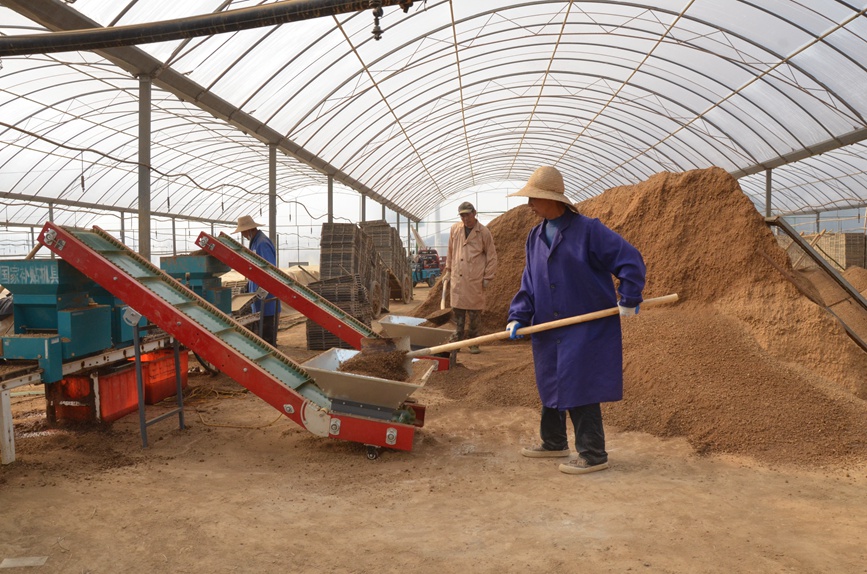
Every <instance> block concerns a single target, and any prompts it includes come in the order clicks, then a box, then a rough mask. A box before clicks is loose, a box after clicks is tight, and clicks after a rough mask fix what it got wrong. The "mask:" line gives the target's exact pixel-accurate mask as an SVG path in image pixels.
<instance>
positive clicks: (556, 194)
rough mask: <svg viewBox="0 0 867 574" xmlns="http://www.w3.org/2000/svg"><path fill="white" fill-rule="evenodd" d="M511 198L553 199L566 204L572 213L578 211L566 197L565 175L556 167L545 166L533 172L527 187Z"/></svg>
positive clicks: (510, 195) (512, 194)
mask: <svg viewBox="0 0 867 574" xmlns="http://www.w3.org/2000/svg"><path fill="white" fill-rule="evenodd" d="M509 197H535V198H538V199H552V200H554V201H559V202H561V203H565V204H566V206H567V207H568V208H569V209H571V210H572V211H577V210H576V209H575V207H574V206H573V205H572V202H571V201H570V200H569V198H568V197H566V186H565V185H564V184H563V174H561V173H560V170H559V169H557V168H556V167H551V166H550V165H543V166H542V167H540V168H539V169H537V170H536V171H534V172H533V175H531V176H530V179H528V180H527V185H525V186H524V187H522V188H521V190H520V191H517V192H515V193H510V194H509Z"/></svg>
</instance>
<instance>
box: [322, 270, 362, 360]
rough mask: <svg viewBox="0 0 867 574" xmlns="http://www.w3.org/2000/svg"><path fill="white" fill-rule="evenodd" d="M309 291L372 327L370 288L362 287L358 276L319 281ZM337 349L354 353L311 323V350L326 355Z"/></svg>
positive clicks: (338, 339)
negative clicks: (323, 352)
mask: <svg viewBox="0 0 867 574" xmlns="http://www.w3.org/2000/svg"><path fill="white" fill-rule="evenodd" d="M308 287H309V288H310V289H312V290H313V291H315V292H316V293H317V294H319V295H320V296H322V297H323V298H325V299H328V300H329V301H331V302H332V303H334V304H335V305H337V306H338V307H340V309H341V310H342V311H344V312H346V313H348V314H349V315H352V316H353V317H355V318H356V319H358V320H359V321H361V322H362V323H364V324H365V325H367V326H370V321H371V319H372V315H371V312H370V299H369V298H368V297H369V295H368V292H367V288H366V287H364V285H363V284H362V283H361V277H359V276H358V275H357V274H353V275H341V276H340V277H332V278H330V279H323V280H321V281H315V282H313V283H310V284H309V285H308ZM334 347H337V348H340V349H351V348H352V345H350V344H349V343H346V342H344V341H343V340H341V339H340V338H339V337H337V335H334V334H333V333H331V332H330V331H328V330H326V329H325V328H323V327H322V326H321V325H319V324H318V323H315V322H313V321H311V320H310V319H307V348H308V349H310V350H312V351H325V350H328V349H331V348H334Z"/></svg>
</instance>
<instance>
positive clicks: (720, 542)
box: [0, 289, 867, 574]
mask: <svg viewBox="0 0 867 574" xmlns="http://www.w3.org/2000/svg"><path fill="white" fill-rule="evenodd" d="M425 291H426V289H419V290H418V291H417V293H416V299H417V300H416V301H414V302H413V303H412V304H410V305H409V306H403V305H399V304H395V305H393V307H392V313H394V314H404V315H408V314H410V312H411V308H412V306H413V305H415V304H417V303H418V300H420V299H421V298H422V297H424V296H425V294H426V293H425ZM646 314H647V316H650V312H649V311H648V312H647V313H646ZM642 318H644V317H641V318H639V319H638V320H641V319H642ZM291 319H292V318H291V317H284V326H287V327H288V326H289V325H291V324H292V323H293V321H292V320H291ZM279 343H280V348H281V350H283V351H284V352H285V353H286V354H287V355H289V356H290V357H293V358H294V359H295V360H296V361H299V362H303V361H304V360H306V359H307V358H309V357H311V356H313V355H315V354H316V353H315V352H312V351H307V350H306V349H305V339H304V324H303V322H296V323H295V324H294V326H291V327H288V328H286V329H284V330H283V331H281V332H280V337H279ZM528 361H530V353H529V346H528V345H526V344H510V343H503V344H496V345H491V346H489V347H485V348H483V352H482V353H481V354H479V355H470V354H467V353H459V354H458V365H457V366H456V367H455V369H454V370H453V371H451V372H442V373H435V374H434V377H432V379H431V381H430V382H429V383H428V385H427V386H426V387H425V388H423V389H422V390H421V391H419V392H417V393H416V395H414V396H416V398H417V399H418V400H419V401H420V402H422V403H424V404H426V405H427V407H428V410H427V416H426V424H425V426H424V428H422V429H419V432H418V433H417V434H416V441H415V444H414V447H413V450H412V451H411V452H393V451H385V452H383V453H382V455H381V456H380V458H378V459H377V460H374V461H370V460H368V459H367V458H366V456H365V454H366V453H365V449H364V448H363V447H362V446H361V445H358V444H354V443H344V442H339V441H334V440H328V439H320V438H317V437H315V436H313V435H311V434H310V433H308V432H307V431H304V430H301V429H300V428H299V427H297V426H296V425H294V423H292V422H291V421H290V420H289V419H287V418H285V417H283V416H281V415H280V414H279V413H278V412H276V411H275V410H274V409H273V408H271V407H270V406H269V405H267V404H266V403H265V402H264V401H262V400H260V399H259V398H257V397H256V396H254V395H252V394H250V393H248V392H246V391H245V390H244V389H243V388H241V387H240V386H238V385H237V384H236V383H234V381H231V380H229V379H227V378H226V377H225V376H217V377H209V376H207V375H191V376H190V389H189V391H188V392H189V393H190V397H189V398H188V400H187V428H186V429H185V430H178V429H177V424H176V421H175V419H169V420H166V421H163V422H161V423H158V424H156V425H153V426H151V427H150V428H149V430H148V434H149V438H150V446H149V447H148V448H147V449H142V448H141V442H140V435H139V428H138V420H137V417H136V416H135V415H130V416H127V417H125V418H123V419H121V420H119V421H117V422H115V423H114V424H113V425H112V426H111V427H110V428H108V429H104V430H100V429H95V428H90V429H88V428H79V429H75V428H72V429H49V428H47V427H46V426H45V424H44V408H43V404H42V400H43V399H41V398H40V397H38V396H30V397H28V396H26V395H19V396H16V397H15V398H14V399H13V409H14V413H15V421H16V432H17V441H16V446H17V455H18V460H17V461H16V462H15V463H13V464H12V465H7V466H4V467H2V468H0V560H3V559H12V558H18V559H20V558H27V557H47V561H46V562H45V564H44V565H43V566H40V567H30V568H20V569H16V568H12V569H10V570H9V571H10V572H17V571H20V572H24V571H27V572H45V573H55V572H56V573H60V572H63V573H83V572H88V573H98V572H129V573H139V572H141V573H145V572H148V573H150V572H195V573H205V572H323V571H325V572H336V573H342V572H345V573H350V572H352V573H366V572H408V571H409V572H430V573H434V572H436V573H441V572H442V573H450V572H455V573H457V572H461V573H463V572H490V573H497V574H500V573H503V572H546V573H548V572H725V573H731V572H867V567H865V564H867V550H865V548H867V546H865V544H867V514H865V512H864V509H865V507H867V501H865V495H864V491H865V487H867V476H865V474H867V468H865V467H863V466H859V467H849V468H823V469H816V468H812V467H807V468H805V467H801V466H798V465H773V466H769V465H765V464H760V463H758V462H756V461H755V460H753V459H751V458H747V457H743V456H731V455H715V456H707V455H706V456H700V455H698V454H696V452H695V451H694V450H693V448H691V447H690V445H689V444H688V443H687V442H686V441H685V440H684V439H682V438H681V439H661V438H657V437H654V436H651V435H649V434H646V433H642V432H623V431H620V430H619V429H617V428H616V427H613V426H611V425H609V427H608V448H609V452H610V457H611V469H610V470H608V471H605V472H601V473H597V474H594V475H588V476H570V475H565V474H562V473H560V472H558V471H557V464H558V463H557V462H556V461H550V460H541V461H539V460H530V459H526V458H522V457H521V456H520V455H519V453H518V450H519V448H520V446H521V445H526V444H530V443H532V442H533V441H534V439H535V438H536V427H537V418H538V415H537V409H536V407H534V406H520V407H506V406H502V403H503V402H508V401H507V400H506V399H504V397H502V396H499V397H498V394H499V391H498V389H497V387H496V385H491V383H490V382H489V383H486V384H488V385H491V386H490V387H489V388H487V389H472V388H471V387H472V385H473V384H474V383H473V381H474V379H479V378H482V374H485V375H486V377H485V378H486V379H487V380H488V381H490V380H491V379H490V376H488V375H489V374H490V373H492V372H496V373H498V375H497V377H498V378H499V380H501V381H502V383H503V386H504V387H509V388H513V387H514V385H510V384H508V383H510V382H511V381H510V377H520V376H521V373H520V372H515V371H513V370H511V369H507V368H505V365H512V366H514V365H517V364H524V365H526V364H527V363H528ZM455 381H458V383H456V382H455ZM526 387H527V388H526V389H524V390H525V395H526V397H525V398H521V400H530V399H531V398H532V397H533V396H534V392H535V390H534V388H533V387H532V383H531V382H528V383H527V385H526ZM477 393H482V394H483V395H487V396H489V397H490V404H489V405H484V404H480V402H481V401H478V400H467V397H470V396H476V395H474V394H477ZM513 398H514V397H513ZM165 408H167V407H165V406H162V405H156V406H153V407H149V409H150V412H149V413H148V416H155V415H156V414H157V413H158V412H159V411H160V410H162V409H165Z"/></svg>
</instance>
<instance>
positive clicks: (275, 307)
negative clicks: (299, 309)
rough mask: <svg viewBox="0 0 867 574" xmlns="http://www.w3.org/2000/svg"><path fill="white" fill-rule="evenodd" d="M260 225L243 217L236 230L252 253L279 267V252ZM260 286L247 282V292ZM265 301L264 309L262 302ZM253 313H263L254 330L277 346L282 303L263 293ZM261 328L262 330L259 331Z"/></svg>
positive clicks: (253, 327)
mask: <svg viewBox="0 0 867 574" xmlns="http://www.w3.org/2000/svg"><path fill="white" fill-rule="evenodd" d="M259 227H260V225H259V224H258V223H256V221H255V220H254V219H253V218H252V217H251V216H249V215H244V216H241V217H240V218H239V219H238V227H237V228H235V233H240V234H241V236H242V237H243V238H244V239H246V240H247V241H249V242H250V251H252V252H253V253H255V254H256V255H258V256H259V257H261V258H262V259H264V260H265V261H267V262H268V263H270V264H271V265H275V266H276V265H277V251H276V250H275V249H274V244H273V243H272V242H271V239H270V238H269V237H268V236H267V235H265V234H264V233H263V232H262V231H261V230H260V229H259ZM258 290H259V286H258V285H256V284H255V283H254V282H252V281H250V280H248V281H247V292H248V293H256V292H257V291H258ZM263 299H264V300H265V304H264V309H263V305H262V300H263ZM251 310H252V311H253V313H259V312H261V313H262V314H261V316H260V319H259V320H260V321H261V322H262V324H261V326H260V325H254V326H252V330H253V331H255V332H258V333H261V337H262V339H264V340H265V341H267V342H268V343H270V344H271V345H273V346H275V347H276V346H277V323H278V322H279V320H280V301H279V300H276V299H274V297H273V296H272V295H271V294H270V293H262V294H261V298H260V297H258V296H257V297H256V298H254V299H253V303H252V305H251ZM259 327H261V330H259Z"/></svg>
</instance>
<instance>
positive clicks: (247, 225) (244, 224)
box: [232, 215, 262, 233]
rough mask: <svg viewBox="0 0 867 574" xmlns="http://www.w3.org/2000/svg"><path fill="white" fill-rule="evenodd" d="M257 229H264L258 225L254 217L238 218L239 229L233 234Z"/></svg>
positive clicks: (244, 216) (243, 216)
mask: <svg viewBox="0 0 867 574" xmlns="http://www.w3.org/2000/svg"><path fill="white" fill-rule="evenodd" d="M257 227H262V226H261V225H259V224H258V223H256V222H255V221H254V220H253V218H252V216H249V215H242V216H241V217H239V218H238V227H237V228H236V229H235V231H233V232H232V233H243V232H244V231H247V230H248V229H256V228H257Z"/></svg>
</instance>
